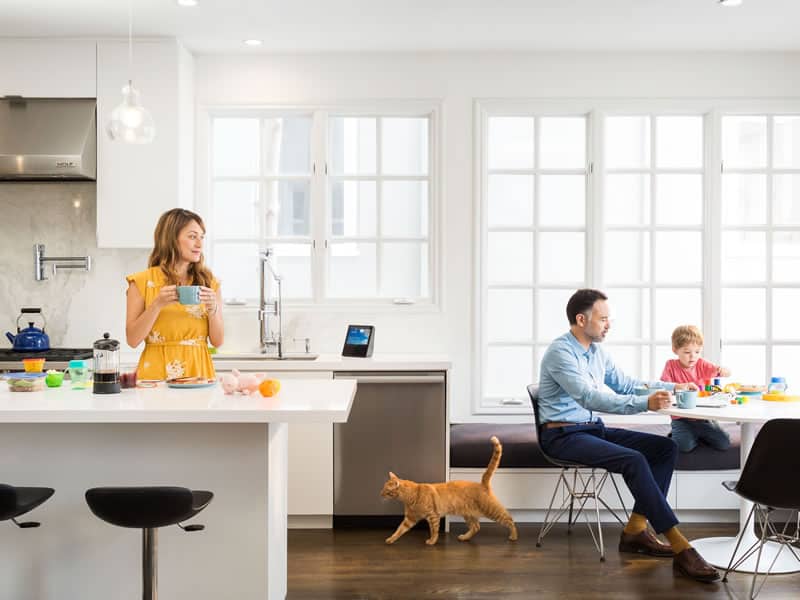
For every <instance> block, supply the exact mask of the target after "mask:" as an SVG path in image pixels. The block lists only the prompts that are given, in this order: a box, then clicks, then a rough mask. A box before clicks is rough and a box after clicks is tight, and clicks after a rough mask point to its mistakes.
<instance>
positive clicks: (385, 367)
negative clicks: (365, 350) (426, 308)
mask: <svg viewBox="0 0 800 600" xmlns="http://www.w3.org/2000/svg"><path fill="white" fill-rule="evenodd" d="M211 358H212V360H213V361H214V368H215V369H216V370H217V371H230V370H231V369H238V370H240V371H267V372H270V371H447V370H449V369H450V366H451V362H450V360H449V359H448V358H447V357H446V356H444V355H441V354H381V355H378V356H373V357H371V358H345V357H343V356H340V355H337V354H321V355H320V356H319V358H316V359H314V360H275V359H270V358H264V357H263V356H262V355H260V354H258V353H255V352H252V353H248V352H241V353H238V352H237V353H227V352H224V351H222V350H220V351H219V352H218V353H217V354H213V355H212V356H211ZM138 361H139V353H138V352H123V353H122V355H121V356H120V362H121V364H122V365H135V364H136V363H137V362H138Z"/></svg>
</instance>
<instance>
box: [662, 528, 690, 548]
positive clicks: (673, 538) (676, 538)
mask: <svg viewBox="0 0 800 600" xmlns="http://www.w3.org/2000/svg"><path fill="white" fill-rule="evenodd" d="M664 536H665V537H666V538H667V539H668V540H669V543H670V545H671V546H672V551H673V552H674V553H675V554H680V553H681V552H683V551H684V550H686V549H687V548H691V547H692V545H691V544H690V543H689V540H687V539H686V538H685V537H683V534H682V533H681V532H680V531H678V528H677V527H673V528H672V529H668V530H667V531H665V532H664Z"/></svg>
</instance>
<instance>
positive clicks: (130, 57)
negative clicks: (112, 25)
mask: <svg viewBox="0 0 800 600" xmlns="http://www.w3.org/2000/svg"><path fill="white" fill-rule="evenodd" d="M132 5H133V0H128V85H129V86H132V85H133V8H132Z"/></svg>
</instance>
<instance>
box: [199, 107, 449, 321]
mask: <svg viewBox="0 0 800 600" xmlns="http://www.w3.org/2000/svg"><path fill="white" fill-rule="evenodd" d="M441 113H442V107H441V101H439V100H396V101H375V102H369V103H361V102H357V103H347V104H325V105H322V104H319V105H291V106H285V105H258V106H230V105H204V106H200V107H198V114H197V141H196V149H197V165H198V168H197V173H196V188H197V200H196V207H195V208H196V210H197V211H198V212H199V213H200V214H201V216H203V217H204V219H205V220H206V221H207V224H208V226H209V229H213V211H212V208H213V207H212V205H211V193H212V189H213V180H214V177H213V174H212V170H211V144H212V128H211V123H212V120H213V119H214V118H217V117H258V118H268V117H279V116H300V115H310V116H311V117H312V120H313V124H312V133H311V136H312V140H311V161H312V165H311V170H312V172H311V191H310V195H311V202H310V211H311V232H310V236H308V237H306V236H299V237H296V238H292V239H289V238H288V237H287V238H282V239H281V241H282V242H283V241H286V242H288V243H291V242H292V241H310V243H311V246H312V249H311V278H312V281H311V285H312V293H313V297H312V298H311V299H309V300H299V299H287V300H286V301H285V308H286V309H287V310H302V311H303V312H321V311H324V312H330V311H331V310H333V311H337V312H350V311H355V310H362V309H365V308H366V309H369V310H370V311H372V312H377V313H397V312H402V313H404V314H407V313H410V314H414V313H431V312H440V311H441V307H442V301H443V298H442V291H443V283H442V280H441V273H442V251H441V248H442V239H443V235H442V227H443V218H442V213H443V209H442V198H443V194H442V189H443V182H442V180H443V177H442V175H441V173H442V160H443V159H442V144H441V139H442V118H441ZM329 116H330V117H341V116H350V117H375V118H381V117H426V118H428V119H429V130H428V157H429V158H428V161H429V174H428V175H427V176H422V177H417V176H409V177H405V176H398V177H394V176H392V177H387V176H382V175H377V174H376V175H375V176H365V177H363V178H364V179H374V180H375V181H376V182H378V184H379V183H380V181H382V180H384V179H400V180H422V179H424V180H427V181H429V189H428V240H427V241H428V274H429V275H428V277H429V283H428V289H429V298H427V299H418V300H415V301H414V302H412V303H407V302H406V301H405V300H406V299H394V298H383V297H379V296H377V295H376V296H374V297H370V298H331V297H325V290H326V285H327V282H326V278H327V273H328V262H329V257H330V251H329V247H330V242H331V240H335V241H340V239H341V238H332V237H331V236H330V235H329V233H328V232H329V227H330V225H329V221H330V214H329V211H328V209H327V205H328V195H329V190H330V182H331V181H332V180H333V179H332V176H331V177H329V175H328V173H329V169H328V165H327V153H328V131H327V127H328V117H329ZM376 143H377V149H376V151H377V153H378V154H380V151H381V150H380V139H378V140H376ZM293 178H295V179H296V178H297V177H295V176H283V175H274V176H272V175H271V176H264V175H263V174H261V175H259V177H258V179H259V180H265V179H269V180H282V179H293ZM301 178H304V176H303V177H301ZM337 178H338V177H337ZM343 178H345V179H352V177H350V176H344V177H343ZM356 179H358V177H356ZM378 199H379V197H378ZM260 202H262V203H263V198H260ZM262 207H263V204H262ZM262 217H263V218H264V219H265V218H266V217H265V216H263V215H262ZM260 229H261V232H262V235H261V238H260V239H259V241H258V245H259V250H264V249H265V248H266V245H267V244H266V241H267V238H266V236H265V235H264V234H265V232H266V227H265V226H264V225H262V226H261V228H260ZM381 239H389V240H390V241H395V238H381ZM404 239H406V238H397V240H398V241H403V240H404ZM210 246H211V244H209V248H208V249H207V255H208V257H207V260H208V262H209V264H211V266H212V268H213V248H212V247H210ZM254 277H257V273H254ZM253 308H257V306H256V302H254V301H253V299H248V301H247V303H246V304H244V305H228V306H227V307H226V310H229V311H233V312H243V311H247V312H250V311H252V309H253Z"/></svg>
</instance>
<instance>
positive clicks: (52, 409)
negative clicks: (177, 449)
mask: <svg viewBox="0 0 800 600" xmlns="http://www.w3.org/2000/svg"><path fill="white" fill-rule="evenodd" d="M355 391H356V382H355V381H354V380H351V379H336V380H328V379H285V380H282V381H281V390H280V392H278V394H277V395H275V396H273V397H271V398H264V397H262V396H261V394H259V393H256V394H254V395H249V396H245V395H241V394H236V395H226V394H224V393H223V391H222V388H221V387H220V386H219V384H217V385H215V386H214V387H209V388H198V389H173V388H168V387H167V386H166V385H165V384H159V385H158V387H155V388H136V389H126V390H122V392H121V393H119V394H92V392H91V389H89V390H73V389H71V388H70V387H69V385H68V384H67V385H64V386H62V387H60V388H45V389H44V390H43V391H41V392H11V391H9V389H8V384H7V383H6V382H0V423H316V422H327V423H331V422H333V423H343V422H345V421H347V417H348V415H349V414H350V408H351V406H352V404H353V397H354V396H355Z"/></svg>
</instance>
